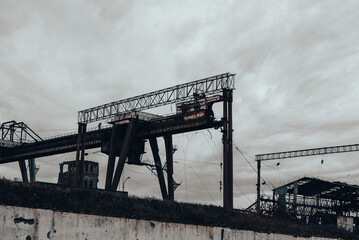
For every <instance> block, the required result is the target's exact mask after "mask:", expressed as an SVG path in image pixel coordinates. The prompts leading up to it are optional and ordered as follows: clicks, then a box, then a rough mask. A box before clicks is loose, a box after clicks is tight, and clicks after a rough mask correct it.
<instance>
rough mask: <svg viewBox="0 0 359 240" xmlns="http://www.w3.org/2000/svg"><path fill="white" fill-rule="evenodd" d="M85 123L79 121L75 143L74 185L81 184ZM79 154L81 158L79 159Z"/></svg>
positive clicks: (78, 185)
mask: <svg viewBox="0 0 359 240" xmlns="http://www.w3.org/2000/svg"><path fill="white" fill-rule="evenodd" d="M86 127H87V124H86V123H79V127H78V137H77V144H76V169H75V174H74V187H80V186H82V178H83V170H84V169H83V162H84V160H85V141H86ZM80 155H81V159H80Z"/></svg>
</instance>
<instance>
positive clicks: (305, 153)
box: [255, 144, 359, 161]
mask: <svg viewBox="0 0 359 240" xmlns="http://www.w3.org/2000/svg"><path fill="white" fill-rule="evenodd" d="M356 151H359V144H351V145H343V146H334V147H323V148H312V149H304V150H296V151H288V152H277V153H266V154H258V155H256V156H255V160H256V161H268V160H278V159H285V158H294V157H309V156H315V155H324V154H334V153H345V152H356Z"/></svg>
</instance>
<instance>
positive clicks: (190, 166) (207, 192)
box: [188, 164, 218, 204]
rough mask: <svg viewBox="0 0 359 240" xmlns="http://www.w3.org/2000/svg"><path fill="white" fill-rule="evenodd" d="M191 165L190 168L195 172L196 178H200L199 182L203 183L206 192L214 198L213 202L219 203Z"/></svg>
mask: <svg viewBox="0 0 359 240" xmlns="http://www.w3.org/2000/svg"><path fill="white" fill-rule="evenodd" d="M188 165H189V168H191V169H192V170H193V172H194V173H195V174H196V176H197V177H198V179H199V181H200V182H201V184H202V186H203V187H204V189H205V190H206V192H207V193H208V195H209V196H210V197H211V198H212V200H213V201H214V202H215V203H216V204H218V203H217V201H216V200H215V199H214V198H213V196H212V194H211V193H210V192H209V191H208V189H207V188H206V186H205V185H204V184H203V182H202V180H201V178H200V177H199V175H198V174H197V172H196V171H195V170H194V168H192V166H191V165H190V164H188Z"/></svg>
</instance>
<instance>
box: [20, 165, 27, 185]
mask: <svg viewBox="0 0 359 240" xmlns="http://www.w3.org/2000/svg"><path fill="white" fill-rule="evenodd" d="M19 167H20V171H21V177H22V181H23V182H25V183H28V182H29V178H28V177H27V171H26V163H25V160H20V161H19Z"/></svg>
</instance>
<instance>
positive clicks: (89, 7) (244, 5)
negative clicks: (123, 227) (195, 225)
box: [0, 0, 359, 208]
mask: <svg viewBox="0 0 359 240" xmlns="http://www.w3.org/2000/svg"><path fill="white" fill-rule="evenodd" d="M358 29H359V3H358V2H357V1H350V0H346V1H344V2H343V1H339V0H337V1H331V0H323V1H312V0H308V1H306V0H300V1H299V0H297V1H284V0H283V1H278V0H275V1H274V0H273V1H234V0H233V1H207V0H206V1H204V0H203V1H168V0H167V1H153V2H148V1H147V2H144V1H80V0H79V1H45V0H42V1H40V0H38V1H9V0H0V81H1V88H0V96H1V101H0V122H5V121H9V120H16V121H24V122H25V123H27V124H28V125H29V126H30V127H31V128H32V129H34V130H35V131H36V132H37V133H38V134H39V135H41V136H43V137H47V136H52V135H56V134H61V133H66V132H71V131H76V129H77V111H79V110H83V109H86V108H89V107H93V106H97V105H100V104H104V103H107V102H111V101H116V100H120V99H123V98H126V97H131V96H135V95H139V94H142V93H146V92H149V91H154V90H158V89H162V88H165V87H169V86H173V85H176V84H180V83H184V82H188V81H192V80H197V79H199V78H203V77H208V76H212V75H216V74H219V73H224V72H231V73H236V74H237V75H236V90H235V92H234V105H233V111H234V129H235V132H234V141H235V144H236V145H237V146H238V148H239V149H240V150H241V151H242V152H243V153H244V154H245V156H246V158H247V160H248V161H249V162H250V163H251V164H252V165H253V166H255V162H254V155H255V154H259V153H266V152H276V151H286V150H296V149H303V148H314V147H324V146H335V145H344V144H354V143H358V136H359V128H358V123H359V111H358V109H359V102H358V100H359V97H358V94H359V81H358V79H357V77H358V76H359V41H358V39H359V31H358ZM164 111H167V112H171V111H173V109H172V108H170V107H169V106H168V107H167V109H165V110H164ZM217 115H218V116H220V115H221V113H220V112H219V113H218V112H217ZM161 141H162V140H161ZM161 141H160V143H162V142H161ZM174 144H175V145H177V147H178V150H177V152H176V153H175V156H174V158H175V161H176V163H175V173H174V178H175V180H176V181H177V182H182V185H181V186H180V187H179V188H178V189H177V190H176V192H175V196H176V199H177V200H179V201H188V202H202V203H213V204H218V205H221V204H222V198H221V195H222V193H221V192H220V191H219V181H220V180H221V177H222V175H221V169H220V165H219V164H220V162H221V158H222V157H221V156H222V155H221V147H222V146H221V135H220V133H219V132H218V131H217V130H210V132H208V131H200V132H193V133H188V134H179V135H176V136H175V137H174ZM147 148H148V150H149V147H147ZM88 152H89V156H88V157H89V159H90V160H95V161H98V162H99V163H100V165H101V174H102V176H101V181H100V187H103V184H104V181H103V178H104V173H105V168H106V160H107V156H105V155H102V154H100V153H98V152H96V149H95V150H89V151H88ZM162 156H164V155H163V152H162ZM74 157H75V153H73V154H65V155H58V156H53V157H47V158H40V159H37V164H38V165H40V171H39V173H38V180H40V181H51V182H56V181H57V174H58V164H59V163H60V162H61V161H64V160H71V159H74ZM151 158H152V157H151V154H150V151H149V154H146V155H145V156H144V159H148V160H151ZM322 159H324V164H321V163H320V162H321V160H322ZM247 160H246V159H245V158H244V157H243V156H242V155H241V154H240V153H239V152H238V151H237V150H236V149H235V150H234V178H235V183H234V197H235V201H234V206H235V207H236V208H245V207H247V206H249V205H250V204H251V203H252V202H253V201H254V200H255V197H254V195H255V181H256V173H255V172H254V170H253V169H252V168H251V166H250V165H249V163H248V162H247ZM358 167H359V161H358V153H348V154H336V155H325V156H318V157H313V158H298V159H288V160H283V161H280V165H279V166H277V162H266V163H265V164H264V165H263V169H262V170H263V171H262V174H263V177H264V179H266V181H267V186H264V189H265V190H266V191H268V190H269V189H270V188H271V187H272V186H279V185H280V184H283V183H286V182H288V181H290V180H293V179H295V178H298V177H302V176H305V175H306V176H314V177H321V178H324V179H328V180H339V181H346V182H349V183H353V184H359V169H358ZM0 175H1V176H5V177H7V178H14V177H20V171H19V169H18V164H17V163H12V164H5V165H1V166H0ZM124 175H125V177H127V176H130V177H131V179H129V180H128V181H127V182H126V190H128V191H129V193H130V194H133V195H137V196H153V197H160V189H159V186H158V183H157V180H156V178H155V176H154V175H153V174H151V173H150V172H149V170H148V169H146V168H145V167H133V166H126V168H125V171H124ZM121 184H122V182H121Z"/></svg>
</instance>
